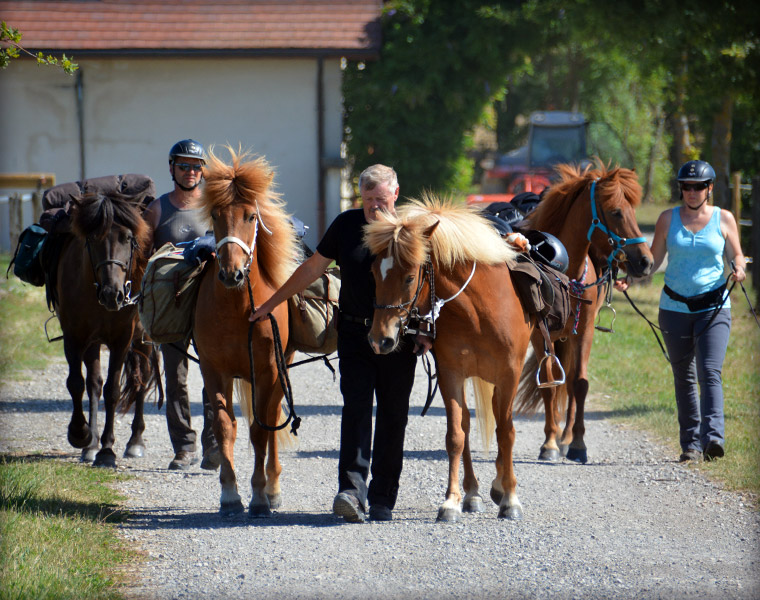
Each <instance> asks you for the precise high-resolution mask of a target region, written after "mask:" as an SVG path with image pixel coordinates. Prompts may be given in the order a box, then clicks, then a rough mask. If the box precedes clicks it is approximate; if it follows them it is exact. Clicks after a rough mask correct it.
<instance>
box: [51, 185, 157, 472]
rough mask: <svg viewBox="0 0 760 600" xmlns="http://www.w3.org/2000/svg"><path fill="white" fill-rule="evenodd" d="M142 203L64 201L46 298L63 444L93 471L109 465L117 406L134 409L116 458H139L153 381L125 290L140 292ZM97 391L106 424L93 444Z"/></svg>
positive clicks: (96, 197)
mask: <svg viewBox="0 0 760 600" xmlns="http://www.w3.org/2000/svg"><path fill="white" fill-rule="evenodd" d="M143 206H144V205H143V203H142V198H141V197H139V196H138V197H132V196H122V195H121V194H117V193H111V194H101V193H88V194H85V195H84V196H81V197H77V198H72V201H71V208H70V211H69V217H70V219H71V230H72V232H73V234H71V235H68V239H67V240H66V241H65V242H64V245H63V248H62V250H61V255H60V261H59V263H58V269H57V278H56V281H55V293H54V295H53V297H54V298H55V301H54V305H55V311H56V314H57V316H58V319H59V321H60V323H61V329H62V331H63V349H64V353H65V354H66V361H67V362H68V364H69V375H68V378H67V380H66V387H67V388H68V390H69V394H71V399H72V401H73V405H74V406H73V412H72V415H71V422H70V423H69V428H68V439H69V442H70V443H71V445H72V446H74V447H75V448H82V449H83V450H82V460H83V461H90V460H94V463H93V464H94V465H95V466H106V467H115V466H116V455H115V454H114V451H113V443H114V417H115V411H116V409H117V405H120V408H121V409H123V410H124V411H125V412H126V410H127V409H129V408H130V407H131V406H132V405H134V410H135V415H134V420H133V421H132V435H131V437H130V439H129V441H128V442H127V446H126V450H125V452H124V456H125V457H141V456H142V455H143V453H144V448H145V445H144V443H143V439H142V432H143V431H144V430H145V422H144V419H143V403H144V399H145V395H146V394H147V393H148V391H149V389H150V387H151V386H152V385H153V384H154V382H155V378H154V371H153V368H152V364H153V363H152V362H151V360H150V359H149V356H150V354H151V353H152V351H153V349H152V346H150V345H148V344H146V343H144V342H143V340H142V327H141V326H140V320H139V318H138V314H137V307H136V305H135V304H134V303H133V299H132V293H133V292H134V293H135V294H136V293H137V291H138V290H139V289H140V281H141V279H142V274H143V270H144V268H145V265H146V263H147V256H146V248H147V244H148V239H149V231H148V229H149V228H148V225H147V223H146V222H145V221H144V220H143V218H142V211H143ZM101 345H105V346H106V347H107V348H108V351H109V359H108V375H107V376H106V381H105V386H104V385H103V378H102V376H101V371H100V350H101ZM83 362H84V365H85V368H86V372H87V378H86V380H85V378H84V377H83V376H82V363H83ZM125 365H126V369H124V381H123V383H122V382H121V379H122V370H123V368H124V367H125ZM85 388H86V390H87V395H88V397H89V400H90V418H89V422H88V420H87V419H85V416H84V411H83V404H82V398H83V395H84V391H85ZM101 392H102V393H103V400H104V403H105V413H106V421H105V426H104V428H103V435H102V436H101V438H100V444H99V443H98V425H97V416H98V403H99V399H100V395H101ZM99 445H100V451H98V447H99ZM96 452H97V454H96Z"/></svg>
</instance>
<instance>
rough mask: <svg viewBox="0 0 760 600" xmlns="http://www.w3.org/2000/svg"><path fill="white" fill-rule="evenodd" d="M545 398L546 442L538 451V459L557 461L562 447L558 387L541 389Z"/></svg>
mask: <svg viewBox="0 0 760 600" xmlns="http://www.w3.org/2000/svg"><path fill="white" fill-rule="evenodd" d="M541 397H542V398H543V400H544V443H543V444H542V445H541V449H540V451H539V453H538V460H546V461H549V462H556V461H558V460H559V454H560V448H559V445H558V444H557V438H558V437H559V425H557V388H544V389H542V390H541Z"/></svg>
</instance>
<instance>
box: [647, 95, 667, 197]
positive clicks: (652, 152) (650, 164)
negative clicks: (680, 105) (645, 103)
mask: <svg viewBox="0 0 760 600" xmlns="http://www.w3.org/2000/svg"><path fill="white" fill-rule="evenodd" d="M664 131H665V115H664V114H663V113H662V109H661V108H658V109H657V129H656V130H655V134H654V140H653V141H652V147H651V148H650V149H649V158H648V160H647V166H646V174H645V178H644V191H643V194H642V196H643V199H642V200H643V202H652V200H653V198H652V194H653V191H652V189H653V188H654V175H655V168H654V165H655V161H656V160H657V149H658V148H659V147H660V143H661V142H662V135H663V133H664Z"/></svg>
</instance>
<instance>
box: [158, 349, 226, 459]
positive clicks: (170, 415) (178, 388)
mask: <svg viewBox="0 0 760 600" xmlns="http://www.w3.org/2000/svg"><path fill="white" fill-rule="evenodd" d="M176 345H177V346H178V347H180V348H182V349H183V350H184V351H185V352H187V348H188V345H189V341H188V342H187V343H185V344H183V343H182V342H176ZM161 353H162V354H163V356H164V374H165V377H166V424H167V427H168V429H169V439H171V442H172V447H173V448H174V453H175V454H176V453H178V452H195V438H196V435H195V430H194V429H193V428H192V426H191V424H190V396H189V394H188V391H187V369H188V359H187V357H186V356H185V355H184V354H183V353H182V352H180V351H179V350H177V348H175V347H174V346H173V345H172V344H162V345H161ZM202 397H203V431H202V433H201V446H202V448H203V451H204V452H205V451H206V450H207V449H209V448H213V447H215V446H216V440H215V439H214V431H213V429H212V428H211V425H212V423H213V419H214V413H213V410H212V409H211V405H210V404H209V402H208V399H207V398H206V390H205V389H204V390H203V392H202Z"/></svg>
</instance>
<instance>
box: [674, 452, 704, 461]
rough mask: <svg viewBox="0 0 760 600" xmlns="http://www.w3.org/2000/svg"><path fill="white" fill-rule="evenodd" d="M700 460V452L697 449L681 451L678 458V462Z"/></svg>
mask: <svg viewBox="0 0 760 600" xmlns="http://www.w3.org/2000/svg"><path fill="white" fill-rule="evenodd" d="M690 461H693V462H701V461H702V453H701V452H700V451H699V450H687V451H686V452H684V453H682V454H681V456H680V458H679V459H678V462H690Z"/></svg>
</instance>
